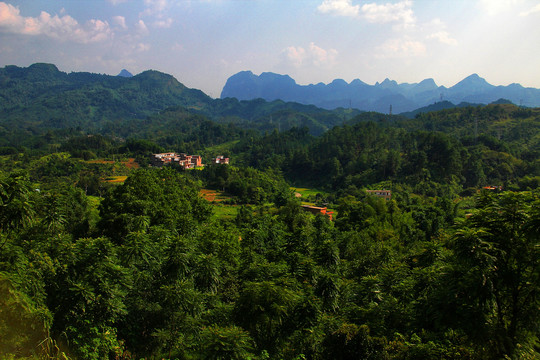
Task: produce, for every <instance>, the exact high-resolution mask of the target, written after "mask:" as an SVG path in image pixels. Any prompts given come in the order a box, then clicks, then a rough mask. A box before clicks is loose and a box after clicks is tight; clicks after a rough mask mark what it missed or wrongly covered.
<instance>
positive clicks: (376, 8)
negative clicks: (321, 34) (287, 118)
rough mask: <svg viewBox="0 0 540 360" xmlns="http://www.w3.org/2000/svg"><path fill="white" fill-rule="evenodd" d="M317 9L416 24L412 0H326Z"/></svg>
mask: <svg viewBox="0 0 540 360" xmlns="http://www.w3.org/2000/svg"><path fill="white" fill-rule="evenodd" d="M317 10H318V11H319V12H321V13H323V14H332V15H339V16H350V17H358V18H364V19H366V20H367V21H369V22H372V23H390V22H393V23H401V24H402V25H403V26H404V27H410V26H412V25H414V24H415V22H416V18H415V16H414V12H413V10H412V1H411V0H402V1H400V2H397V3H386V4H378V3H375V2H372V3H367V4H364V5H362V6H360V5H353V3H352V0H324V1H323V2H322V3H321V4H320V5H319V6H318V7H317Z"/></svg>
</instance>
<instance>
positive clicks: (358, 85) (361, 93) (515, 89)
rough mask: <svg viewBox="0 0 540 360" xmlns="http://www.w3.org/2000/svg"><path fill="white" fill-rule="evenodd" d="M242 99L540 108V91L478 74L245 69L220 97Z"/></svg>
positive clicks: (382, 107)
mask: <svg viewBox="0 0 540 360" xmlns="http://www.w3.org/2000/svg"><path fill="white" fill-rule="evenodd" d="M227 97H234V98H237V99H239V100H251V99H256V98H262V99H265V100H267V101H273V100H276V99H281V100H283V101H294V102H298V103H301V104H312V105H315V106H318V107H321V108H324V109H335V108H338V107H343V108H349V107H352V108H356V109H359V110H363V111H378V112H382V113H387V112H389V111H390V105H391V106H392V112H393V113H396V114H397V113H402V112H409V111H412V110H415V109H418V108H421V107H426V106H429V105H430V104H433V103H435V102H438V101H441V100H445V101H449V102H452V103H455V104H459V103H478V104H489V103H491V102H493V101H496V100H497V99H501V98H504V99H508V100H510V101H512V102H513V103H514V104H519V105H524V106H528V107H539V106H540V89H535V88H525V87H523V86H521V85H520V84H515V83H514V84H510V85H508V86H494V85H491V84H489V83H488V82H487V81H486V80H485V79H483V78H481V77H480V76H478V75H477V74H472V75H470V76H468V77H466V78H465V79H463V80H461V81H460V82H458V83H457V84H456V85H454V86H452V87H449V88H447V87H445V86H438V85H437V84H436V83H435V80H433V79H431V78H430V79H425V80H422V81H421V82H419V83H414V84H408V83H402V84H398V83H397V82H396V81H394V80H390V79H385V80H384V81H383V82H381V83H379V82H377V83H375V85H369V84H366V83H365V82H363V81H361V80H359V79H356V80H353V81H352V82H350V83H347V82H346V81H344V80H342V79H336V80H334V81H332V82H331V83H329V84H323V83H318V84H310V85H298V84H297V83H296V81H295V80H294V79H292V78H291V77H290V76H288V75H280V74H275V73H271V72H264V73H262V74H261V75H258V76H257V75H255V74H253V73H252V72H251V71H241V72H239V73H237V74H235V75H233V76H231V77H230V78H229V79H228V80H227V82H226V84H225V86H224V87H223V90H222V92H221V98H227Z"/></svg>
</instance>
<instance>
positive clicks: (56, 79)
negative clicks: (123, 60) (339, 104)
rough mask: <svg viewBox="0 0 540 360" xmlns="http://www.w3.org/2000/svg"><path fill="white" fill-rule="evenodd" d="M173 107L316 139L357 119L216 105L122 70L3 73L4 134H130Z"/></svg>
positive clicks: (164, 78) (161, 77)
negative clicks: (299, 131)
mask: <svg viewBox="0 0 540 360" xmlns="http://www.w3.org/2000/svg"><path fill="white" fill-rule="evenodd" d="M169 108H177V109H178V108H183V109H184V110H185V111H188V112H189V113H191V114H194V115H202V116H205V117H207V118H209V119H211V120H214V121H218V122H227V123H234V124H238V125H241V126H242V127H244V128H250V129H257V130H261V131H265V130H268V131H272V130H273V129H275V128H277V129H279V130H287V129H289V128H291V127H293V126H299V127H302V126H307V127H308V128H309V129H310V131H311V133H312V134H321V133H323V132H324V131H326V130H328V129H330V128H332V127H333V126H335V125H338V124H341V123H342V122H343V121H345V120H347V119H350V118H352V117H354V116H355V115H357V114H358V113H359V112H358V111H356V110H352V111H351V110H349V109H338V110H332V111H330V110H325V109H321V108H318V107H316V106H313V105H304V104H299V103H294V102H284V101H281V100H275V101H271V102H268V101H265V100H262V99H256V100H250V101H239V100H237V99H234V98H228V99H213V98H211V97H209V96H207V95H206V94H204V93H203V92H202V91H200V90H197V89H190V88H188V87H186V86H184V85H183V84H182V83H180V82H179V81H178V80H176V79H175V78H174V77H173V76H171V75H168V74H165V73H162V72H158V71H155V70H147V71H144V72H142V73H140V74H137V75H134V76H133V75H131V74H130V73H129V72H128V71H127V70H122V72H121V73H120V74H119V75H118V76H110V75H103V74H94V73H88V72H72V73H65V72H62V71H60V70H58V68H57V67H56V66H55V65H53V64H44V63H37V64H33V65H30V66H29V67H18V66H15V65H8V66H6V67H4V68H0V135H1V134H6V133H9V132H13V131H22V132H24V133H40V132H43V131H47V130H48V129H65V128H74V129H75V128H80V129H82V130H84V131H90V132H101V131H103V132H107V131H108V132H110V133H111V132H112V133H115V134H119V135H125V134H127V133H129V131H128V130H129V129H126V127H127V126H128V124H131V125H129V126H135V125H133V124H138V123H139V120H142V119H146V118H148V117H149V116H151V115H153V114H156V113H159V112H161V111H163V110H165V109H169Z"/></svg>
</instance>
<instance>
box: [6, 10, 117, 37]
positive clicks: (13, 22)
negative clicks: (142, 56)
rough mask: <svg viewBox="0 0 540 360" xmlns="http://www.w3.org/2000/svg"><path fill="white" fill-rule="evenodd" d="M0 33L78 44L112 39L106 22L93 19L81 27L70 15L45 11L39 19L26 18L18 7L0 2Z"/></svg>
mask: <svg viewBox="0 0 540 360" xmlns="http://www.w3.org/2000/svg"><path fill="white" fill-rule="evenodd" d="M0 31H5V32H10V33H15V34H22V35H45V36H48V37H51V38H55V39H59V40H63V41H74V42H78V43H90V42H99V41H104V40H106V39H109V38H111V37H112V31H111V29H110V27H109V24H108V23H107V22H106V21H101V20H96V19H92V20H89V21H88V22H86V23H85V24H84V25H81V24H79V23H78V22H77V20H75V19H74V18H72V17H71V16H69V15H64V16H61V17H59V16H58V15H54V16H51V15H50V14H49V13H47V12H45V11H42V12H41V14H40V15H39V16H38V17H25V16H22V15H21V13H20V10H19V9H18V8H17V7H14V6H12V5H10V4H6V3H5V2H0Z"/></svg>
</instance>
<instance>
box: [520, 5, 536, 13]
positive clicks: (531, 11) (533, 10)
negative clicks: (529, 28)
mask: <svg viewBox="0 0 540 360" xmlns="http://www.w3.org/2000/svg"><path fill="white" fill-rule="evenodd" d="M538 12H540V4H537V5H536V6H533V7H532V8H530V9H529V10H527V11H523V12H521V13H520V14H519V15H521V16H529V15H531V14H534V13H538Z"/></svg>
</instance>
